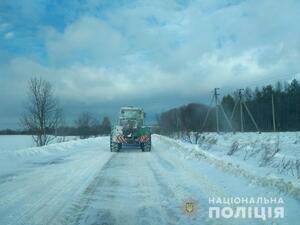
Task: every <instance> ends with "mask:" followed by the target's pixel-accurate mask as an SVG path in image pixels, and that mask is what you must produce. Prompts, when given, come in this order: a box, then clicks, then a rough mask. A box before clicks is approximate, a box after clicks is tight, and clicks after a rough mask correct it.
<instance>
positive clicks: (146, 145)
mask: <svg viewBox="0 0 300 225" xmlns="http://www.w3.org/2000/svg"><path fill="white" fill-rule="evenodd" d="M141 149H142V151H143V152H150V151H151V136H150V139H149V141H148V142H146V143H141Z"/></svg>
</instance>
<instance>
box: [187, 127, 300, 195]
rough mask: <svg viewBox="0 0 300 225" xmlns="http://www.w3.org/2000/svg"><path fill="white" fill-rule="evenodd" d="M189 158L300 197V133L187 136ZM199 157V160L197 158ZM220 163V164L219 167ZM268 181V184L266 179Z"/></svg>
mask: <svg viewBox="0 0 300 225" xmlns="http://www.w3.org/2000/svg"><path fill="white" fill-rule="evenodd" d="M183 140H184V142H187V143H195V142H197V144H196V145H194V146H193V145H191V146H189V145H188V146H186V147H187V148H188V152H189V153H190V157H197V155H198V157H199V156H200V155H202V156H203V157H205V158H207V159H208V160H211V161H212V162H213V163H216V164H220V166H223V167H226V168H227V169H229V170H236V172H237V173H239V174H243V175H245V176H254V177H256V178H262V179H257V180H256V181H257V182H264V183H265V185H275V186H277V187H278V188H280V189H282V190H284V191H288V192H290V193H293V194H295V195H298V196H299V197H300V133H299V132H282V133H261V134H258V133H236V134H233V133H220V134H217V133H204V134H201V135H200V136H199V137H198V140H197V141H196V140H195V137H194V136H193V135H189V136H186V135H185V136H184V137H183ZM195 155H196V156H195ZM218 162H220V163H218ZM265 178H267V179H268V182H267V180H266V179H265Z"/></svg>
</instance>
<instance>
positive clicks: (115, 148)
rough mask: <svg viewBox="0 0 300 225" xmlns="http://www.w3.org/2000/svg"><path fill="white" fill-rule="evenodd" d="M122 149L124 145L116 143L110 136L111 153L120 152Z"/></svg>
mask: <svg viewBox="0 0 300 225" xmlns="http://www.w3.org/2000/svg"><path fill="white" fill-rule="evenodd" d="M121 147H122V144H120V143H117V142H114V141H113V140H112V136H110V151H111V152H118V151H119V150H120V149H121Z"/></svg>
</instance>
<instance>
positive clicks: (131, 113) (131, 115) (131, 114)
mask: <svg viewBox="0 0 300 225" xmlns="http://www.w3.org/2000/svg"><path fill="white" fill-rule="evenodd" d="M121 116H122V117H123V118H127V119H141V118H142V116H143V113H142V111H139V110H122V111H121Z"/></svg>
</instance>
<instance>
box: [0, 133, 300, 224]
mask: <svg viewBox="0 0 300 225" xmlns="http://www.w3.org/2000/svg"><path fill="white" fill-rule="evenodd" d="M211 135H212V136H213V137H215V136H214V135H213V134H211ZM228 135H229V134H228ZM242 136H244V135H241V138H243V139H241V140H248V139H249V140H250V138H247V137H242ZM235 137H237V136H235ZM207 138H208V137H207ZM230 138H232V137H231V136H230V135H229V136H228V137H226V136H222V137H217V139H218V140H217V142H215V141H213V142H214V143H212V144H211V146H210V147H208V142H206V141H203V143H202V144H201V146H199V145H198V144H197V145H195V144H188V143H186V142H183V141H178V140H174V139H170V138H167V137H164V136H159V135H153V136H152V143H153V145H152V146H153V149H152V151H151V152H141V151H140V149H130V148H128V149H124V150H122V151H121V152H119V153H112V152H110V151H109V138H108V137H99V138H91V139H86V140H77V141H69V142H64V143H59V144H52V145H48V146H46V147H42V148H36V147H31V148H20V149H16V150H14V151H2V152H0V224H1V225H2V224H5V225H10V224H11V225H21V224H22V225H44V224H55V225H56V224H83V225H85V224H86V225H96V224H99V225H104V224H106V225H115V224H120V225H121V224H122V225H127V224H128V225H135V224H143V225H145V224H148V225H154V224H169V225H175V224H183V225H189V224H195V225H196V224H214V225H217V224H222V225H231V224H237V225H243V224H247V225H249V224H250V225H251V224H255V225H256V224H274V225H275V224H278V225H279V224H280V225H297V224H299V223H298V222H299V221H300V214H299V210H300V201H299V199H300V198H299V196H297V195H296V194H295V193H292V192H290V191H289V190H283V189H280V188H278V187H277V186H274V185H265V184H264V183H260V182H253V180H255V179H256V178H257V177H258V178H259V177H260V175H263V174H258V173H256V172H255V171H256V170H255V171H254V173H253V174H252V176H250V175H249V176H248V175H247V173H249V174H250V172H251V169H252V170H253V168H256V167H257V166H256V164H255V162H256V160H253V163H252V164H251V163H250V164H249V165H250V166H249V168H250V170H248V168H246V166H245V167H242V164H241V165H240V166H239V167H236V165H233V164H232V163H231V164H230V163H228V161H227V160H228V159H227V158H226V157H225V155H226V154H224V153H222V152H226V148H227V147H229V146H230V141H229V139H230ZM221 139H223V140H224V141H225V140H227V141H228V144H229V145H228V146H227V147H226V144H225V142H224V143H223V144H225V145H224V146H223V147H222V145H219V148H220V150H219V151H220V153H217V152H218V143H220V144H221V143H222V142H221V141H220V140H221ZM232 140H233V139H232ZM262 140H263V139H262ZM218 141H220V142H218ZM238 141H239V139H238ZM287 144H288V143H287ZM0 145H1V143H0ZM205 146H206V147H205ZM238 152H239V150H238V151H236V152H234V154H233V155H232V156H231V158H230V159H232V157H233V156H234V157H236V159H235V160H233V161H235V162H239V161H243V160H240V159H241V158H242V157H240V156H238V154H237V153H238ZM241 152H242V150H241ZM282 152H283V151H282ZM223 156H224V158H223ZM228 157H229V156H228ZM250 161H251V160H249V162H250ZM243 162H246V161H243ZM245 165H246V163H245ZM238 169H241V170H240V171H239V170H238ZM252 172H253V171H252ZM261 177H263V176H261ZM288 177H291V178H293V176H288ZM258 178H257V179H258ZM264 178H265V179H267V177H264ZM295 181H296V182H297V180H296V179H295ZM232 197H234V198H235V197H240V198H259V199H261V198H262V197H263V198H267V199H274V198H282V199H283V200H284V205H283V207H284V218H267V219H266V220H262V218H251V219H250V218H249V219H246V218H242V217H237V218H233V217H232V218H228V219H227V218H224V217H222V218H209V208H210V207H211V203H210V202H209V199H210V198H227V199H228V198H232ZM268 201H269V200H268ZM187 202H192V203H193V206H194V210H193V213H191V214H188V213H187V211H186V207H187V204H186V203H187ZM226 204H227V203H224V202H223V203H222V204H221V206H222V207H223V206H224V205H226ZM280 204H281V203H280ZM259 206H260V205H259ZM263 206H264V207H265V206H268V207H269V206H270V207H271V206H273V205H272V204H271V205H269V204H267V205H263ZM239 207H242V205H234V208H233V210H236V211H235V212H236V213H237V212H238V214H239V215H240V216H241V215H242V214H240V211H238V210H237V208H239ZM251 207H252V206H251ZM260 215H261V214H260Z"/></svg>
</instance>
